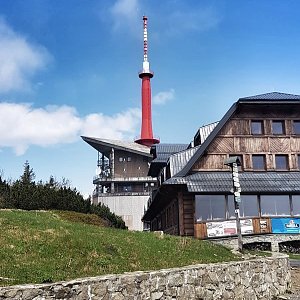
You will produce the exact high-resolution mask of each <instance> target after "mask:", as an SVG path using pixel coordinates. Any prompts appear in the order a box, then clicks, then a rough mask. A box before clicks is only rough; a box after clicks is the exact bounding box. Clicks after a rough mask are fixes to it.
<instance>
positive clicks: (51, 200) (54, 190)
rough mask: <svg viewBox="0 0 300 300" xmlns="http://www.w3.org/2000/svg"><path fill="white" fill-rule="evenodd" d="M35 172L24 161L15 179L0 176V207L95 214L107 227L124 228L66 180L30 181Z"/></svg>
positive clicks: (103, 207)
mask: <svg viewBox="0 0 300 300" xmlns="http://www.w3.org/2000/svg"><path fill="white" fill-rule="evenodd" d="M34 178H35V174H34V172H33V170H32V168H30V165H29V163H28V162H27V161H26V163H25V165H24V172H23V174H22V176H21V177H20V179H19V180H16V181H14V182H12V183H8V182H6V181H5V180H3V178H2V177H1V175H0V208H17V209H24V210H39V209H43V210H50V209H55V210H63V211H75V212H80V213H86V214H96V215H98V216H99V217H101V218H103V219H104V220H106V221H107V222H108V223H109V224H110V226H111V227H116V228H122V229H127V227H126V226H125V222H124V221H123V220H122V218H121V217H119V216H117V215H115V214H114V213H112V212H111V211H110V210H109V208H108V207H107V206H105V205H102V204H99V205H97V206H96V205H94V204H91V200H90V198H89V199H84V198H83V196H82V195H81V194H80V193H79V192H78V191H77V190H76V188H71V187H70V186H69V182H68V180H65V179H63V182H62V183H60V182H57V181H56V180H55V179H54V178H53V176H51V177H50V179H49V182H46V183H43V182H41V181H40V182H38V183H37V184H36V183H35V181H34Z"/></svg>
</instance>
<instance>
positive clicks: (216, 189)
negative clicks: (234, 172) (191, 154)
mask: <svg viewBox="0 0 300 300" xmlns="http://www.w3.org/2000/svg"><path fill="white" fill-rule="evenodd" d="M239 177H240V183H241V189H242V194H243V193H272V194H274V193H291V192H293V193H300V172H286V173H285V172H265V173H256V172H241V173H240V174H239ZM163 184H164V185H170V184H171V185H178V184H179V185H182V184H183V185H186V186H187V189H188V191H189V192H192V193H230V191H231V188H232V178H231V173H230V172H197V173H195V174H192V175H189V176H186V177H173V178H170V179H168V180H167V181H165V182H164V183H163Z"/></svg>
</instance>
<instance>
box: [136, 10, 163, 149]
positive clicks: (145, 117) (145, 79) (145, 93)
mask: <svg viewBox="0 0 300 300" xmlns="http://www.w3.org/2000/svg"><path fill="white" fill-rule="evenodd" d="M147 21H148V18H147V17H146V16H143V27H144V60H143V70H142V71H141V72H140V73H139V77H140V78H141V79H142V126H141V136H140V138H139V139H137V140H135V142H136V143H138V144H141V145H144V146H147V147H150V146H151V145H153V144H158V143H159V139H157V138H154V137H153V131H152V113H151V84H150V79H151V78H152V77H153V72H152V71H150V64H149V61H148V31H147V26H148V24H147Z"/></svg>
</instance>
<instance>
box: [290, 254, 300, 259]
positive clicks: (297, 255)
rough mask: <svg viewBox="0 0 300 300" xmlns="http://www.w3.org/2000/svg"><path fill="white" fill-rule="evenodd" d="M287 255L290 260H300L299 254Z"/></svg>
mask: <svg viewBox="0 0 300 300" xmlns="http://www.w3.org/2000/svg"><path fill="white" fill-rule="evenodd" d="M288 255H289V257H290V258H291V259H300V254H293V253H288Z"/></svg>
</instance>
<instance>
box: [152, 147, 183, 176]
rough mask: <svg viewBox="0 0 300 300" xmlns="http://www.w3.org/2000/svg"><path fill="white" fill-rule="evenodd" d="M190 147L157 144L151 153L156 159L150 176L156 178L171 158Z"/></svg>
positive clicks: (153, 161)
mask: <svg viewBox="0 0 300 300" xmlns="http://www.w3.org/2000/svg"><path fill="white" fill-rule="evenodd" d="M187 147H188V144H157V145H153V146H152V147H151V151H150V153H151V154H153V157H154V159H153V160H152V162H151V165H150V168H149V172H148V175H149V176H153V177H156V176H157V175H158V173H159V172H160V170H161V169H162V168H163V167H164V166H165V165H166V164H167V162H168V159H169V157H170V156H171V155H172V154H174V153H177V152H180V151H182V150H184V149H186V148H187Z"/></svg>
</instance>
